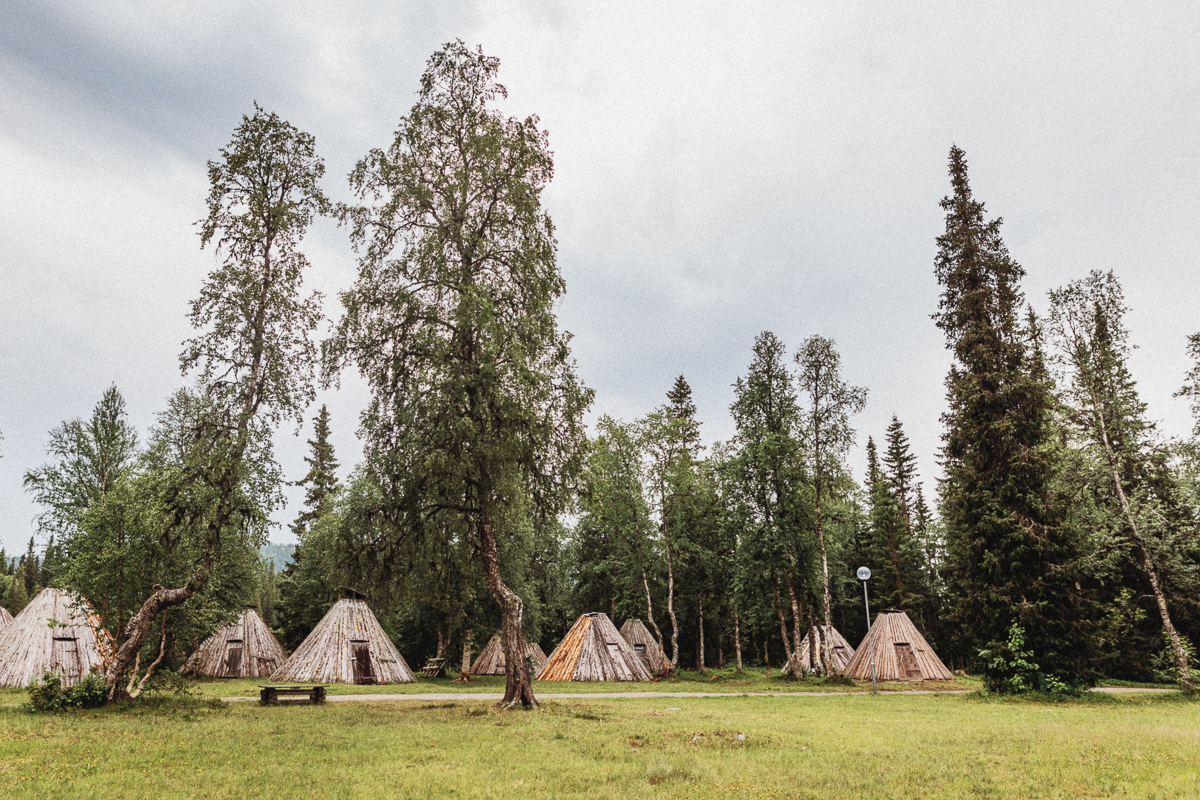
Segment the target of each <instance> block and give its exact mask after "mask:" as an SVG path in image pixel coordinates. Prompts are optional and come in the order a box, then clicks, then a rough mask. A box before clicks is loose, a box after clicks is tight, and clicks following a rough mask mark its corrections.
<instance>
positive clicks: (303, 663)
mask: <svg viewBox="0 0 1200 800" xmlns="http://www.w3.org/2000/svg"><path fill="white" fill-rule="evenodd" d="M364 645H365V647H366V649H367V653H368V655H369V657H370V662H371V665H370V666H371V679H372V680H373V681H374V682H376V683H384V682H386V683H408V682H411V681H415V680H416V676H415V675H413V673H412V670H411V669H409V667H408V663H407V662H406V661H405V660H404V658H403V657H402V656H401V655H400V652H399V651H398V650H396V646H395V645H394V644H392V642H391V640H390V639H388V637H387V634H386V633H384V631H383V628H382V627H381V626H380V625H379V620H377V619H375V615H374V614H372V613H371V609H370V608H368V607H367V604H366V602H365V601H363V600H350V599H343V600H338V601H337V602H336V603H334V604H333V608H331V609H329V612H328V613H327V614H326V615H325V616H324V618H322V620H321V621H320V622H319V623H317V627H315V628H313V631H312V633H310V634H309V635H308V637H307V638H306V639H305V640H304V642H303V643H301V645H300V646H299V647H297V648H296V652H294V653H292V655H291V658H289V659H288V660H287V661H286V662H285V663H284V664H283V665H282V666H281V667H279V669H277V670H275V672H274V673H272V674H271V677H270V680H271V682H272V683H279V682H283V683H289V682H295V683H354V682H355V676H356V673H357V674H359V675H361V672H362V671H361V670H356V668H355V665H356V660H355V655H354V654H355V648H356V647H359V648H361V647H362V646H364Z"/></svg>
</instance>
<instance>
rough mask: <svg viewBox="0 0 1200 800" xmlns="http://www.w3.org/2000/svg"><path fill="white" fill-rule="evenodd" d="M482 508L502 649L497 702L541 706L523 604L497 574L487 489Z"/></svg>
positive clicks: (487, 571) (487, 573) (483, 543)
mask: <svg viewBox="0 0 1200 800" xmlns="http://www.w3.org/2000/svg"><path fill="white" fill-rule="evenodd" d="M483 494H484V501H483V506H484V509H483V512H482V513H481V514H480V521H479V529H480V530H479V533H480V537H479V538H480V553H481V555H482V560H483V575H484V579H485V580H486V581H487V587H488V593H489V594H491V596H492V599H493V600H495V601H496V604H497V605H499V606H500V644H501V647H503V649H504V662H505V683H504V699H503V700H501V701H500V705H501V706H503V707H504V708H512V707H513V706H515V705H516V704H517V703H520V704H521V705H523V706H525V707H526V708H541V704H540V703H538V701H537V698H536V697H534V696H533V682H532V681H531V680H530V678H529V661H528V660H527V659H526V658H525V636H524V634H523V633H522V631H521V624H522V616H523V613H524V606H523V604H522V603H521V598H520V596H519V595H518V594H517V593H516V592H514V591H513V590H512V589H510V588H509V587H508V585H507V584H506V583H505V582H504V579H503V578H501V577H500V558H499V554H498V552H497V549H496V528H495V524H494V523H493V521H492V520H493V516H492V509H491V508H490V507H489V503H490V499H491V498H490V497H488V494H490V493H489V492H484V493H483Z"/></svg>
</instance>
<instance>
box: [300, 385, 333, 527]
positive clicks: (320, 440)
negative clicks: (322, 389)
mask: <svg viewBox="0 0 1200 800" xmlns="http://www.w3.org/2000/svg"><path fill="white" fill-rule="evenodd" d="M313 435H314V436H315V437H316V438H315V439H309V440H308V446H309V448H310V451H311V452H310V455H307V456H305V457H304V462H305V463H306V464H308V474H307V475H305V476H304V477H303V478H301V479H300V480H298V481H297V482H296V485H297V486H303V487H305V492H304V506H305V508H304V511H302V512H301V513H300V515H299V516H298V517H296V521H295V522H294V523H292V533H294V534H296V538H298V539H301V540H303V538H304V532H305V531H307V530H308V529H309V527H310V526H311V525H312V523H313V522H314V521H316V519H317V518H318V517H320V516H321V514H323V513H325V510H326V504H327V502H328V500H329V498H330V497H331V496H332V495H333V493H334V492H336V491H337V489H338V478H337V468H338V462H337V458H335V457H334V454H333V443H332V442H330V441H329V409H328V408H326V407H325V406H324V405H322V406H321V410H320V411H319V412H317V416H316V418H315V419H314V420H313Z"/></svg>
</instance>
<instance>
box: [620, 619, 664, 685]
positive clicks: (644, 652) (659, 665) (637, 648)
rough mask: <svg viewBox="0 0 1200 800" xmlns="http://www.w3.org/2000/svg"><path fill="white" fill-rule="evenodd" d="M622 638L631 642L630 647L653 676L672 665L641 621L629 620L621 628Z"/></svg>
mask: <svg viewBox="0 0 1200 800" xmlns="http://www.w3.org/2000/svg"><path fill="white" fill-rule="evenodd" d="M621 638H623V639H624V640H625V641H627V642H629V646H630V647H632V648H633V651H634V652H635V653H636V654H637V655H638V656H639V657H640V658H641V659H642V663H643V664H645V665H646V669H648V670H649V671H650V674H651V675H657V674H658V673H660V672H662V670H663V668H664V667H666V666H667V665H668V664H670V663H671V662H670V659H668V658H667V654H666V653H664V652H663V650H662V648H661V647H659V646H658V640H657V639H655V638H654V637H653V636H652V635H651V634H650V631H649V630H648V629H647V628H646V626H645V625H644V624H643V623H642V621H641V620H640V619H627V620H625V624H624V625H622V626H621Z"/></svg>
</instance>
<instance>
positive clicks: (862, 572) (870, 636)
mask: <svg viewBox="0 0 1200 800" xmlns="http://www.w3.org/2000/svg"><path fill="white" fill-rule="evenodd" d="M858 579H859V580H860V581H862V584H863V605H864V606H865V607H866V609H867V647H869V648H870V649H871V694H879V684H877V683H876V682H875V626H874V625H872V624H871V602H870V601H869V600H867V581H869V580H870V579H871V570H869V569H868V568H866V567H859V568H858Z"/></svg>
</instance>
